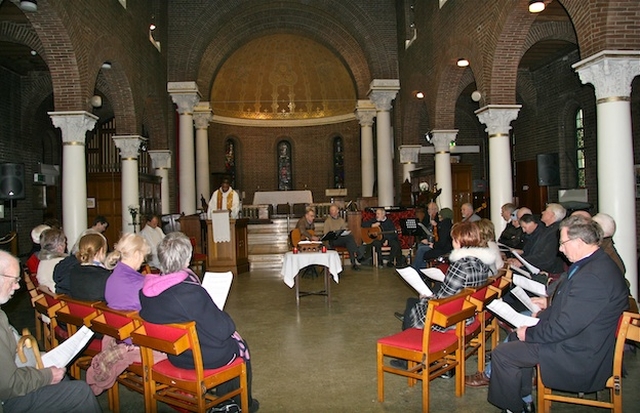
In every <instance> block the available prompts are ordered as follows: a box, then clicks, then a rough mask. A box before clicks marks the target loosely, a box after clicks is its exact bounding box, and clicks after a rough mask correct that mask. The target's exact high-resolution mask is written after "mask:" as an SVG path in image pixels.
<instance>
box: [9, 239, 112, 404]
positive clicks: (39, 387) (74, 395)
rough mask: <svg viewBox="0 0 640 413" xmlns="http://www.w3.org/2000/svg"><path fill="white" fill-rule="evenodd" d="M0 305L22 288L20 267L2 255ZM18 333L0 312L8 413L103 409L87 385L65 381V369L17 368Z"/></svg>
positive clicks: (15, 261) (16, 261) (11, 259)
mask: <svg viewBox="0 0 640 413" xmlns="http://www.w3.org/2000/svg"><path fill="white" fill-rule="evenodd" d="M0 274H1V275H2V276H1V277H0V304H5V303H6V302H7V301H9V299H10V298H11V296H12V295H13V293H14V291H16V290H17V289H19V288H20V285H19V281H20V264H19V263H18V260H17V259H16V258H15V257H13V256H12V255H11V254H9V253H7V252H5V251H0ZM16 336H17V332H16V331H15V330H14V329H13V327H11V326H10V325H9V321H8V320H7V315H6V314H5V313H4V311H2V310H0V400H2V409H3V411H5V412H45V411H46V412H61V413H62V412H78V413H84V412H100V411H102V410H101V409H100V405H99V404H98V401H97V400H96V398H95V396H94V395H93V393H92V392H91V389H90V388H89V386H88V385H87V383H85V382H84V381H79V380H74V381H70V380H63V378H64V376H65V371H66V369H65V368H64V367H63V368H60V367H49V368H46V369H42V370H38V369H36V368H35V367H18V366H17V365H16V351H17V344H16Z"/></svg>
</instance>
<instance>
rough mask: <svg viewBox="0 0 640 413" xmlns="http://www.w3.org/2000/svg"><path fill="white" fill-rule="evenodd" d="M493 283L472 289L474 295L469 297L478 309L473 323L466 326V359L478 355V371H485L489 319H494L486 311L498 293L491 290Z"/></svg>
mask: <svg viewBox="0 0 640 413" xmlns="http://www.w3.org/2000/svg"><path fill="white" fill-rule="evenodd" d="M490 285H491V282H489V283H487V284H485V285H483V286H480V287H476V288H472V289H471V290H472V293H471V294H470V295H469V296H467V300H469V301H470V302H471V303H472V304H473V305H474V306H475V307H476V317H475V320H474V321H473V323H471V324H469V325H467V326H465V337H464V344H465V358H469V357H471V355H472V354H474V353H476V352H477V353H478V371H484V365H485V355H486V351H487V319H488V317H489V316H491V317H493V315H492V314H491V312H490V311H487V310H486V306H487V304H489V303H490V302H491V301H493V300H494V299H495V298H496V297H497V296H498V293H497V292H496V291H495V290H493V289H490V288H489V286H490Z"/></svg>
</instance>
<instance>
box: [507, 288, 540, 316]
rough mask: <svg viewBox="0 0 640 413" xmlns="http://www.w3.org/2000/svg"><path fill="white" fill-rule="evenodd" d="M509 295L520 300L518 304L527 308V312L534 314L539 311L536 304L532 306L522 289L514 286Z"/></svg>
mask: <svg viewBox="0 0 640 413" xmlns="http://www.w3.org/2000/svg"><path fill="white" fill-rule="evenodd" d="M511 294H513V295H515V296H516V298H517V299H518V300H520V302H521V303H522V304H524V306H525V307H527V309H529V311H531V312H532V313H534V314H535V313H537V312H539V311H540V307H538V305H537V304H534V303H533V301H531V297H529V296H528V295H527V293H525V292H524V290H523V289H522V287H518V286H516V287H514V288H512V289H511Z"/></svg>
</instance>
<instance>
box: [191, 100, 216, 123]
mask: <svg viewBox="0 0 640 413" xmlns="http://www.w3.org/2000/svg"><path fill="white" fill-rule="evenodd" d="M212 119H213V110H211V104H210V103H209V102H198V104H197V105H195V107H194V108H193V123H194V124H195V125H196V129H208V128H209V122H211V120H212Z"/></svg>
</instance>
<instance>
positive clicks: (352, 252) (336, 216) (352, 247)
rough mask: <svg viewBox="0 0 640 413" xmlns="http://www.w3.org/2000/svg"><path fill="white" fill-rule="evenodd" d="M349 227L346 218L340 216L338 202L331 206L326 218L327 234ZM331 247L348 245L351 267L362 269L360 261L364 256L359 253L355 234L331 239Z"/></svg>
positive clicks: (325, 231)
mask: <svg viewBox="0 0 640 413" xmlns="http://www.w3.org/2000/svg"><path fill="white" fill-rule="evenodd" d="M347 229H348V227H347V223H346V222H344V218H342V217H341V216H340V208H338V206H337V205H336V204H333V205H331V206H330V207H329V216H328V217H327V219H325V220H324V233H325V234H326V233H328V232H330V231H334V232H336V231H346V230H347ZM329 247H331V248H335V247H346V248H347V251H349V259H350V260H351V268H352V269H354V270H356V271H358V270H360V267H359V266H358V265H359V264H358V261H359V260H360V259H362V257H361V256H359V255H358V245H357V244H356V240H355V238H354V237H353V234H351V233H349V234H346V235H344V234H340V235H339V236H338V238H337V239H334V240H329Z"/></svg>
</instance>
